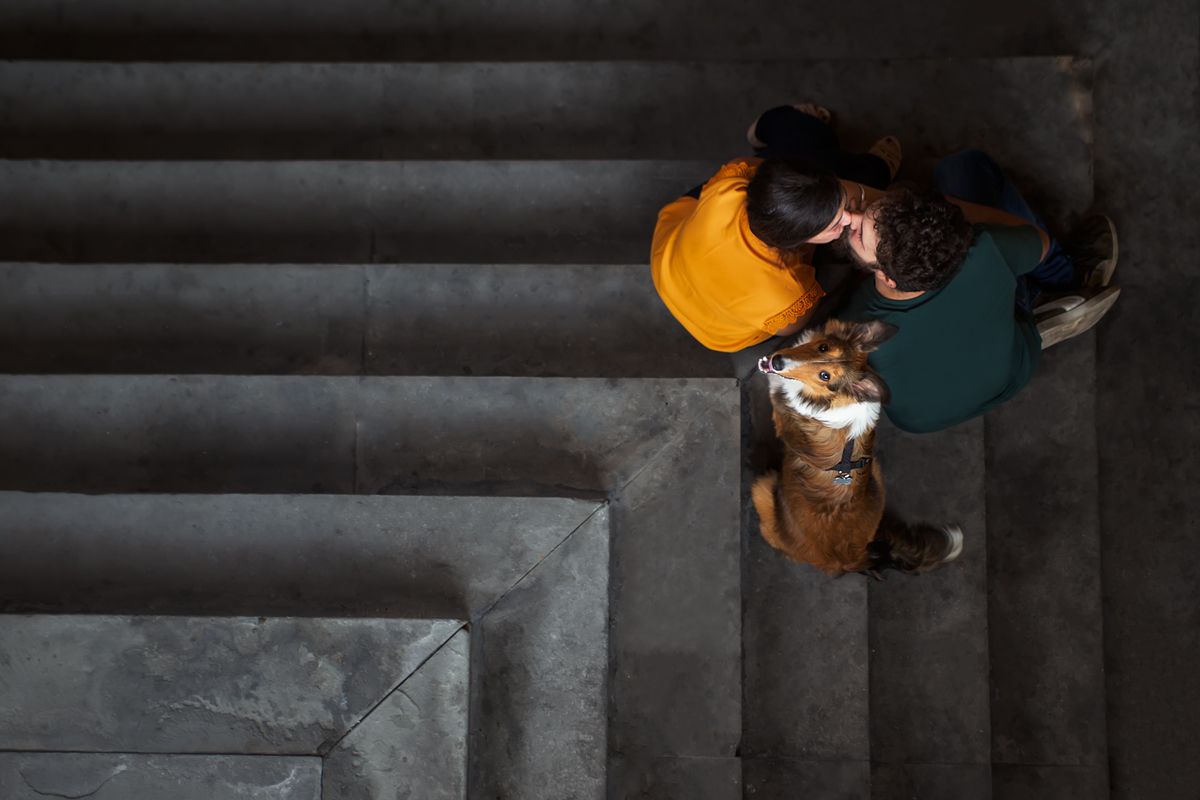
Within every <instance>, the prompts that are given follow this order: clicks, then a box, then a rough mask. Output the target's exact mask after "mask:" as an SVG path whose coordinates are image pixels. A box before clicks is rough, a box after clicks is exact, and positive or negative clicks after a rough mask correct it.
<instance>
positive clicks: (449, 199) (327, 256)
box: [0, 160, 714, 264]
mask: <svg viewBox="0 0 1200 800" xmlns="http://www.w3.org/2000/svg"><path fill="white" fill-rule="evenodd" d="M713 169H714V164H713V163H712V162H711V161H663V162H657V161H640V160H617V161H611V160H610V161H565V160H562V161H540V160H539V161H400V162H397V161H389V162H362V161H33V160H31V161H4V162H0V234H2V236H0V258H4V259H7V260H12V261H71V262H80V261H82V262H108V261H137V262H146V261H151V262H187V263H197V262H217V261H244V262H256V263H258V262H271V263H277V262H295V263H329V262H337V261H342V262H357V263H363V262H368V261H385V262H390V261H414V262H422V263H437V262H447V263H452V262H459V263H462V262H467V263H473V262H490V263H505V262H514V263H531V262H532V263H541V262H547V263H551V262H568V263H605V262H611V263H629V264H633V263H638V262H640V261H642V260H643V259H645V258H646V250H647V242H648V241H649V236H650V233H651V231H652V230H653V227H654V220H655V218H656V215H657V213H658V209H659V208H660V207H661V206H662V205H663V204H664V203H666V202H668V201H670V200H672V199H674V198H675V197H678V196H679V195H680V194H682V193H683V192H685V191H687V190H688V189H689V188H691V187H692V186H695V185H696V184H697V183H698V182H700V181H703V180H705V179H706V178H707V177H708V176H710V175H711V174H712V172H713ZM581 209H586V210H587V213H580V210H581ZM467 219H469V220H471V235H470V236H464V235H462V234H463V221H464V220H467Z"/></svg>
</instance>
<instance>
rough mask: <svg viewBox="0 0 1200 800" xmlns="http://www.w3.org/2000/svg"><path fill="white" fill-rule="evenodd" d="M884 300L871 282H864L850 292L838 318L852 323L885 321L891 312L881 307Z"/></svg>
mask: <svg viewBox="0 0 1200 800" xmlns="http://www.w3.org/2000/svg"><path fill="white" fill-rule="evenodd" d="M882 299H883V298H882V297H880V295H879V292H877V291H875V286H874V284H873V283H872V282H871V281H870V280H863V281H861V282H860V283H859V284H858V286H855V287H854V288H853V289H852V290H851V291H850V293H849V295H848V296H847V298H846V301H845V303H844V304H843V305H842V307H841V309H839V311H838V313H837V316H838V318H839V319H844V320H848V321H850V322H865V321H867V320H870V319H883V318H884V317H886V316H888V314H889V313H890V312H889V309H886V308H883V307H882V306H881V304H880V301H881V300H882Z"/></svg>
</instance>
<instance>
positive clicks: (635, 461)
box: [358, 377, 737, 496]
mask: <svg viewBox="0 0 1200 800" xmlns="http://www.w3.org/2000/svg"><path fill="white" fill-rule="evenodd" d="M733 385H734V384H733V382H732V381H728V380H726V381H721V380H678V379H677V380H665V379H664V380H604V379H590V378H589V379H584V378H572V379H545V380H532V379H517V378H462V377H460V378H448V377H447V378H420V377H411V378H404V379H399V378H367V379H365V380H363V381H362V384H361V387H362V388H361V403H360V410H359V423H358V431H359V441H360V443H361V446H360V448H359V452H358V458H359V462H358V463H359V467H358V485H359V490H360V491H362V492H365V493H369V494H377V493H378V494H388V493H411V492H415V491H422V490H424V489H425V488H426V487H478V489H477V491H478V493H480V494H500V493H503V494H508V495H530V494H534V495H551V494H552V495H559V496H561V495H563V494H576V495H577V494H578V493H579V492H581V491H582V492H586V491H601V492H606V493H607V492H610V491H615V490H616V489H618V488H619V487H621V486H623V485H625V484H626V483H627V482H628V481H629V480H630V479H631V478H632V477H633V476H634V475H636V474H637V473H638V472H639V471H640V470H641V469H642V468H643V467H645V466H646V465H647V464H648V463H650V462H651V461H653V460H654V459H655V457H656V455H657V454H659V453H661V452H663V450H664V448H665V447H667V446H668V445H669V444H672V443H675V442H677V441H678V440H679V439H680V438H681V437H682V434H681V433H679V429H680V428H682V427H687V428H689V429H690V428H691V427H692V426H694V425H698V424H699V421H698V420H697V419H696V418H697V417H700V416H705V415H706V414H709V413H713V412H711V410H710V409H711V406H712V403H713V399H712V396H713V395H714V394H717V395H722V396H723V394H724V393H725V392H726V391H727V389H728V387H731V386H733ZM722 411H723V412H724V413H728V414H730V415H732V418H733V419H736V414H737V407H736V405H734V404H729V405H723V406H722ZM448 420H449V421H452V422H448ZM722 466H724V465H722ZM734 467H736V458H735V462H734V463H733V464H732V465H731V466H730V467H729V468H730V469H732V468H734ZM716 468H717V467H715V466H714V467H713V468H712V469H716Z"/></svg>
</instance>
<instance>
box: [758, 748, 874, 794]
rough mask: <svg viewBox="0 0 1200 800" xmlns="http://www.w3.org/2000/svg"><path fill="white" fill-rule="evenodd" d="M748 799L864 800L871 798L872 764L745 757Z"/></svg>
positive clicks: (864, 762)
mask: <svg viewBox="0 0 1200 800" xmlns="http://www.w3.org/2000/svg"><path fill="white" fill-rule="evenodd" d="M742 782H743V784H744V786H745V796H746V797H752V798H754V800H792V799H793V798H797V797H820V798H821V800H863V799H864V798H868V797H870V796H871V794H870V792H871V788H870V787H871V765H870V764H869V763H868V762H866V761H804V760H802V759H789V758H743V759H742Z"/></svg>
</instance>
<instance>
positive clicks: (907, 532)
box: [752, 320, 963, 577]
mask: <svg viewBox="0 0 1200 800" xmlns="http://www.w3.org/2000/svg"><path fill="white" fill-rule="evenodd" d="M895 332H896V328H895V327H894V326H892V325H888V324H887V323H884V322H879V321H872V322H865V323H851V322H840V321H838V320H830V321H829V322H827V323H826V324H825V326H824V328H813V329H810V330H807V331H805V332H804V333H802V334H801V335H800V338H799V339H798V340H797V341H796V343H795V345H794V346H792V347H788V348H784V349H783V350H778V351H776V352H775V353H772V354H771V355H769V356H764V357H763V358H762V359H761V360H760V361H759V363H758V368H759V369H760V370H761V371H763V372H765V373H766V374H767V378H768V380H769V381H770V384H771V389H770V391H771V406H772V408H773V415H772V416H773V419H774V421H775V432H776V433H777V434H778V435H779V438H780V439H781V440H782V441H783V449H784V453H783V467H782V471H781V473H776V472H768V473H767V474H766V475H763V476H762V477H761V478H759V479H758V480H757V481H755V483H754V488H753V492H752V494H753V499H754V507H755V509H757V511H758V519H759V527H760V529H761V531H762V535H763V538H764V539H766V540H767V542H768V543H769V544H770V545H771V546H772V547H774V548H776V549H778V550H781V551H782V552H783V553H784V554H785V555H787V556H789V557H790V558H793V559H795V560H796V561H804V562H807V563H809V564H813V565H815V566H816V567H818V568H819V569H821V570H824V571H825V572H826V573H828V574H830V575H842V574H844V573H847V572H864V571H865V572H868V573H869V574H872V575H874V576H875V577H878V573H879V570H881V569H885V568H893V569H900V570H903V571H906V572H927V571H929V570H931V569H934V568H936V567H938V566H940V565H941V564H944V563H946V562H947V561H952V560H954V559H955V558H957V557H958V555H959V553H961V552H962V540H963V536H962V530H961V529H960V528H959V527H958V526H954V525H947V526H944V527H941V528H936V527H933V526H929V525H907V524H905V523H903V522H900V521H898V520H893V519H891V518H890V516H887V517H885V514H884V505H885V503H884V500H885V493H884V487H883V472H882V470H881V469H880V467H879V462H877V461H875V460H874V459H873V458H872V451H873V448H874V444H875V423H876V422H877V421H878V419H879V411H880V408H881V407H882V405H883V404H884V403H886V402H887V399H888V389H887V384H885V383H884V382H883V379H882V378H880V377H879V375H878V374H876V373H875V372H874V371H873V370H872V369H871V368H870V366H868V365H867V354H868V353H870V352H871V351H873V350H875V349H876V348H877V347H878V346H879V345H880V344H882V343H883V342H884V341H886V340H887V339H888V338H889V337H890V336H891V335H892V334H894V333H895Z"/></svg>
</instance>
